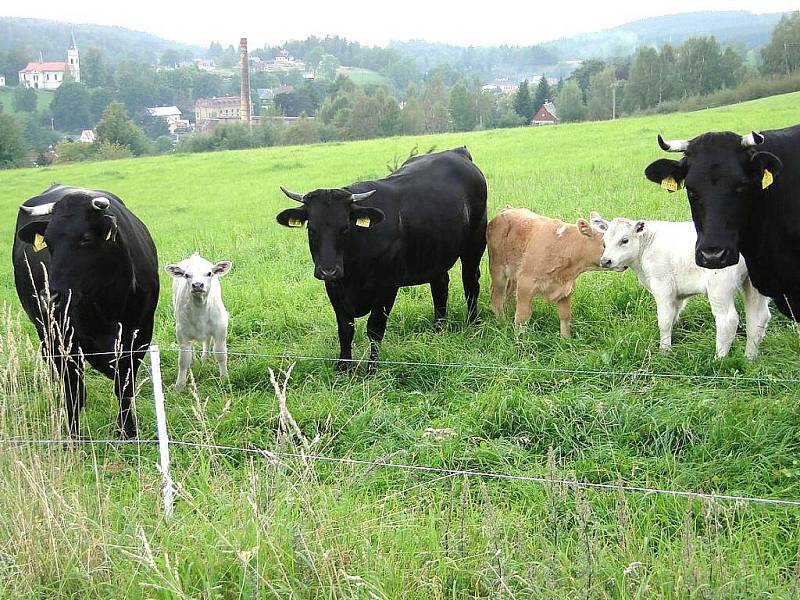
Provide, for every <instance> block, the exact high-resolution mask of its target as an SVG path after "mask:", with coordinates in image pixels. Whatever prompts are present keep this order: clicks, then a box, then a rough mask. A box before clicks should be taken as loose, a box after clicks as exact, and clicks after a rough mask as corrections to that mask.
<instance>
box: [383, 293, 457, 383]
mask: <svg viewBox="0 0 800 600" xmlns="http://www.w3.org/2000/svg"><path fill="white" fill-rule="evenodd" d="M395 298H397V288H391V289H389V290H386V291H385V292H384V293H382V294H379V295H378V302H377V303H376V304H375V306H373V308H372V311H371V312H370V314H369V319H367V337H368V338H369V373H370V375H373V374H374V373H375V372H376V371H377V370H378V347H379V345H380V343H381V341H382V340H383V336H384V334H385V333H386V321H388V319H389V313H391V312H392V307H393V306H394V301H395ZM445 298H446V295H445Z"/></svg>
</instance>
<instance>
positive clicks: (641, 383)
mask: <svg viewBox="0 0 800 600" xmlns="http://www.w3.org/2000/svg"><path fill="white" fill-rule="evenodd" d="M798 121H800V93H795V94H788V95H784V96H777V97H773V98H767V99H762V100H757V101H753V102H748V103H742V104H739V105H736V106H730V107H723V108H719V109H713V110H707V111H700V112H696V113H688V114H675V115H665V116H655V117H646V118H637V119H626V120H621V121H616V122H601V123H585V124H576V125H562V126H558V127H554V128H525V129H514V130H497V131H485V132H471V133H465V134H447V135H436V136H418V137H403V138H391V139H383V140H372V141H364V142H351V143H331V144H322V145H315V146H298V147H282V148H269V149H262V150H253V151H237V152H224V153H217V154H193V155H175V156H169V157H157V158H143V159H137V160H121V161H114V162H104V163H91V164H89V163H87V164H81V165H66V166H55V167H50V168H45V169H37V170H33V169H28V170H17V171H7V172H0V190H2V192H0V239H5V240H6V242H5V246H4V248H5V252H6V257H7V259H6V260H4V261H3V262H2V263H1V264H0V303H2V304H3V305H5V308H4V314H5V330H0V360H1V361H2V363H4V365H3V364H0V439H8V438H10V437H43V436H44V437H49V436H58V435H61V434H60V425H61V423H60V421H59V418H60V412H59V408H60V404H59V403H58V401H57V400H54V399H53V395H54V394H53V393H52V391H50V392H48V391H47V386H46V384H45V379H46V378H45V377H44V375H43V372H42V369H41V366H40V361H38V360H37V359H36V358H35V352H34V350H35V347H34V345H33V344H32V343H31V342H30V341H29V340H30V336H31V335H32V334H33V329H32V327H31V326H30V325H29V324H28V323H26V322H24V317H23V316H20V315H21V310H20V309H19V302H18V300H17V298H16V294H15V291H14V286H13V276H12V272H11V265H10V247H11V240H12V236H13V234H14V222H15V219H16V214H17V206H18V205H19V204H20V203H21V202H22V201H24V200H25V199H27V198H28V197H30V196H33V195H36V194H37V193H39V192H40V191H41V190H43V189H44V188H45V187H47V186H48V185H49V184H50V183H51V182H53V181H58V182H61V183H65V184H72V185H80V186H85V187H95V188H101V189H108V190H112V191H113V192H115V193H116V194H118V195H119V196H120V197H121V198H123V199H124V201H125V202H126V203H127V204H128V206H129V207H130V208H132V209H133V210H134V211H135V212H136V214H137V215H138V216H139V217H140V218H141V219H142V220H143V221H144V222H145V223H147V224H148V226H149V228H150V231H151V232H152V234H153V236H154V238H155V240H156V244H157V246H158V250H159V263H160V265H161V266H162V267H163V265H166V264H167V263H169V262H174V261H177V260H180V259H181V258H184V257H185V256H187V255H188V254H190V253H191V252H193V251H195V250H198V251H200V252H201V253H202V254H203V255H204V256H206V257H208V258H210V259H212V260H219V259H230V260H232V261H233V270H232V272H231V274H230V275H229V276H228V277H226V278H225V279H224V280H223V293H224V297H225V302H226V305H227V307H228V310H229V311H230V313H231V328H230V334H229V348H230V350H231V351H232V352H239V353H242V354H241V355H236V356H232V357H231V359H230V365H229V366H230V372H231V376H230V381H228V382H221V381H219V380H218V379H217V378H216V375H215V367H214V365H213V364H212V362H210V361H209V362H206V363H203V364H200V363H199V362H195V368H194V373H195V376H196V377H197V380H198V384H197V387H196V390H195V391H194V392H189V393H180V392H176V391H174V390H171V389H168V390H167V413H168V419H169V425H170V433H171V436H172V437H173V438H174V439H178V440H191V441H198V442H214V443H218V444H230V445H236V446H254V447H265V448H273V449H275V448H278V449H281V448H282V449H284V450H286V449H290V450H291V449H296V448H298V447H300V448H302V447H303V445H302V440H298V439H296V438H295V439H289V438H290V437H291V436H286V435H279V434H278V432H279V431H280V428H281V422H282V421H281V419H280V418H279V410H278V403H277V401H276V398H275V394H274V393H273V389H272V386H271V384H270V381H269V375H268V372H267V369H268V368H269V367H272V368H273V369H286V368H288V366H289V365H290V364H292V363H293V362H296V364H295V367H294V371H293V373H292V377H291V380H290V382H289V386H288V408H289V410H290V411H291V413H292V414H293V415H294V418H295V419H296V420H297V422H298V424H299V426H300V428H301V430H302V432H303V434H304V436H305V437H306V438H307V439H308V440H309V443H311V445H310V448H311V450H312V451H313V452H316V453H319V454H324V455H328V456H335V457H350V458H355V459H364V460H376V461H384V462H395V463H413V464H423V465H432V466H437V467H456V468H467V469H478V470H487V471H497V472H504V473H513V474H523V475H532V476H545V475H549V476H552V477H575V478H577V479H580V480H586V481H593V482H601V483H612V484H613V483H616V482H618V481H625V482H626V483H629V484H633V485H641V486H655V487H663V488H671V489H681V490H702V491H704V492H719V493H725V494H742V495H758V496H767V497H780V498H800V462H798V449H799V447H800V406H798V402H797V399H798V391H800V364H799V363H798V360H797V357H798V350H800V337H798V333H797V331H796V330H795V328H794V327H793V326H792V325H791V324H790V323H789V322H788V321H787V320H786V319H784V318H782V317H781V316H780V315H778V313H777V311H776V310H773V314H774V316H773V321H772V323H771V325H770V329H769V330H768V332H767V335H766V337H765V340H764V343H763V345H762V354H761V357H760V358H759V359H758V360H757V361H756V362H755V363H753V364H750V363H748V362H747V361H746V360H745V359H744V354H743V353H744V332H743V327H742V326H740V333H739V336H738V338H737V340H736V342H735V344H734V347H733V349H732V352H731V355H730V356H729V357H728V358H726V359H725V360H722V361H714V359H713V355H714V327H713V319H712V316H711V312H710V310H709V307H708V303H707V301H706V300H705V299H694V300H692V301H690V302H689V305H688V307H687V308H686V310H685V312H684V313H683V315H682V317H681V319H680V321H679V323H678V325H677V327H676V331H675V335H674V341H673V344H674V349H673V351H672V352H671V353H669V354H666V355H665V354H661V353H659V352H658V330H657V326H656V318H655V305H654V302H653V300H652V299H651V297H650V296H649V294H648V293H647V292H645V291H644V290H643V289H641V288H640V286H639V285H638V282H637V281H636V279H635V277H634V276H633V274H631V273H602V272H599V273H591V274H587V275H584V276H583V277H582V278H581V279H580V280H579V282H578V286H577V291H576V294H575V296H574V299H573V334H574V338H573V339H571V340H568V341H564V340H561V339H559V337H558V318H557V313H556V309H555V307H553V306H550V305H546V304H544V303H542V302H541V301H536V302H535V305H534V312H533V316H532V319H531V323H530V325H529V327H528V329H527V330H526V331H523V332H515V331H514V330H513V328H512V327H511V326H510V325H509V324H508V323H498V322H497V320H496V319H495V318H494V316H493V315H492V313H491V311H490V310H489V306H488V296H489V294H488V288H489V279H488V269H487V268H486V259H485V258H484V265H483V269H482V271H483V276H482V280H481V283H482V292H481V300H480V310H481V316H482V324H481V325H480V326H478V327H476V328H468V327H465V326H464V317H465V312H466V308H465V303H464V298H463V294H462V290H461V286H460V277H459V276H457V275H458V274H457V272H456V273H453V274H452V276H451V282H452V283H451V288H450V305H449V316H448V321H447V324H446V326H445V329H444V331H442V332H438V333H437V332H434V331H433V330H432V327H431V324H432V307H431V301H430V291H429V289H428V288H427V287H417V288H409V289H404V290H402V291H401V292H400V294H399V296H398V301H397V303H396V305H395V308H394V311H393V313H392V315H391V318H390V320H389V326H388V329H387V334H386V338H385V340H384V342H383V346H382V354H381V356H382V359H384V360H385V361H387V364H384V365H383V366H382V367H381V368H380V370H379V372H378V374H377V375H376V376H374V377H367V376H366V369H365V368H364V367H363V366H362V367H361V368H360V369H359V370H358V371H357V372H356V373H355V374H352V375H338V374H335V373H334V371H333V368H332V364H331V363H330V362H327V361H321V360H296V361H294V360H291V359H287V358H277V357H279V356H285V355H290V356H305V357H322V358H333V357H335V356H336V353H337V348H338V345H337V339H336V327H335V321H334V318H333V313H332V310H331V308H330V306H329V304H328V301H327V298H326V296H325V292H324V289H323V286H322V284H321V283H320V282H318V281H317V280H315V279H314V278H313V276H312V263H311V260H310V256H309V254H308V249H307V241H306V236H305V231H304V230H289V229H285V228H282V227H280V226H278V225H277V223H276V222H275V215H276V214H277V212H279V211H280V210H281V209H282V208H284V207H288V206H291V205H292V202H291V201H290V200H288V199H287V198H285V197H284V196H283V195H282V194H281V193H280V191H279V189H278V186H279V185H284V186H286V187H287V188H289V189H293V190H296V191H300V192H303V191H307V190H311V189H314V188H317V187H333V186H340V185H345V184H347V183H350V182H353V181H356V180H360V179H373V178H378V177H382V176H384V175H385V174H386V173H387V166H386V165H387V163H391V162H394V161H395V160H396V159H398V158H399V159H400V160H401V161H402V159H403V158H405V157H406V156H407V155H408V153H409V151H410V150H411V149H412V148H414V147H418V148H419V150H420V151H422V152H424V151H426V150H428V149H429V148H432V147H435V148H436V149H438V150H442V149H446V148H451V147H455V146H460V145H466V146H467V147H468V148H469V150H470V152H471V153H472V155H473V157H474V160H475V162H476V163H477V165H478V166H479V167H480V168H481V169H482V170H483V172H484V174H485V175H486V178H487V181H488V184H489V203H490V211H489V212H490V216H491V215H493V214H494V213H496V212H497V210H498V209H499V208H501V207H502V206H503V205H505V204H513V205H514V206H525V207H529V208H531V209H532V210H535V211H537V212H540V213H543V214H547V215H551V216H557V217H561V218H563V219H565V220H568V221H572V222H574V221H575V220H576V219H577V218H579V217H588V214H589V212H590V211H591V210H598V211H600V212H601V213H602V214H603V215H604V216H606V217H613V216H617V215H625V216H630V217H636V218H660V219H674V220H678V219H688V218H689V211H688V204H687V202H686V197H685V194H684V193H683V192H681V193H678V194H667V193H666V192H664V191H663V190H661V189H660V188H659V187H658V186H656V185H653V184H651V183H650V182H648V181H647V180H646V179H645V178H644V176H643V171H644V168H645V166H646V165H647V164H649V162H650V161H652V160H655V159H656V158H658V157H661V156H663V153H662V152H661V151H660V150H659V148H658V146H657V144H656V135H657V134H658V133H663V134H664V136H665V137H667V138H675V137H693V136H694V135H696V134H698V133H701V132H703V131H708V130H734V131H738V132H740V133H746V132H748V131H750V130H751V129H755V130H764V129H769V128H777V127H784V126H787V125H791V124H795V123H797V122H798ZM457 269H458V266H457V267H456V269H455V270H456V271H457ZM169 294H170V284H169V281H168V277H167V275H166V274H165V273H163V269H162V294H161V300H160V304H159V308H158V312H157V322H156V330H155V334H154V340H155V341H157V342H158V343H159V344H161V345H162V347H164V355H163V371H164V373H165V377H166V379H167V380H168V382H171V381H172V379H173V378H174V376H175V372H176V356H175V353H174V352H173V351H171V350H170V347H171V346H172V345H173V343H174V330H173V327H174V326H173V321H172V317H171V307H170V303H169ZM367 348H368V344H367V340H366V337H365V335H364V320H363V319H362V320H361V321H360V322H358V323H357V333H356V339H355V345H354V355H355V356H359V357H362V358H363V357H365V356H366V353H367ZM258 353H261V354H266V355H271V357H265V356H261V357H259V356H253V355H252V354H258ZM392 361H395V363H400V362H417V363H448V364H453V365H462V366H451V367H447V368H442V367H435V366H430V365H403V364H390V363H391V362H392ZM491 366H510V367H517V368H520V370H504V369H491V368H486V367H491ZM523 369H529V370H523ZM552 369H556V370H552ZM565 371H579V373H574V372H573V373H571V372H565ZM650 372H657V373H663V374H670V375H674V377H652V376H649V375H646V374H645V375H641V374H639V375H637V373H650ZM625 373H627V374H625ZM709 376H720V377H721V378H720V379H714V378H713V377H709ZM734 378H738V380H737V379H734ZM753 379H758V380H759V381H753ZM770 380H781V381H770ZM786 380H797V381H794V382H792V381H786ZM87 404H88V405H87V409H86V413H85V417H84V419H83V423H82V426H83V428H84V430H85V431H84V433H85V434H86V435H91V436H92V437H95V438H108V437H113V436H114V435H115V433H114V430H113V426H114V423H115V422H116V401H115V400H114V398H113V394H112V390H111V386H110V384H109V382H107V381H106V380H104V379H102V378H101V377H98V376H96V375H92V376H91V377H90V378H89V401H88V403H87ZM138 415H139V421H140V429H141V432H142V433H141V435H142V436H143V437H151V436H152V435H153V432H154V428H155V425H154V416H153V409H152V393H151V391H150V388H149V383H145V384H144V385H143V387H142V393H141V395H140V398H139V403H138ZM429 427H435V428H451V429H452V430H453V431H454V432H455V435H454V437H452V438H451V439H447V440H444V441H436V440H432V439H430V438H428V437H425V436H423V433H424V432H425V430H426V428H429ZM156 456H157V453H156V451H155V449H154V448H152V447H149V446H141V447H132V446H125V447H91V448H83V449H78V450H64V449H62V448H60V447H54V448H46V449H43V448H39V447H30V446H21V447H18V446H14V445H10V444H5V443H4V442H2V441H0V472H2V473H4V475H3V477H1V478H0V597H48V598H51V597H58V598H67V597H76V596H80V597H104V598H106V597H107V598H119V597H132V598H195V597H209V598H210V597H224V598H267V597H276V598H278V597H280V598H284V597H293V598H317V597H325V598H375V597H377V598H474V597H486V598H497V597H509V598H528V597H530V598H572V597H577V596H582V597H586V598H595V597H613V598H629V597H630V598H662V597H666V598H687V597H697V598H706V597H709V598H710V597H725V598H733V597H741V598H752V597H756V596H763V597H785V598H793V597H797V593H798V589H797V586H798V573H799V572H800V570H799V569H800V561H798V551H799V550H800V529H799V528H798V526H799V525H800V518H799V517H800V508H791V507H779V506H755V505H748V504H738V503H719V502H700V501H696V500H695V501H689V500H686V499H683V498H669V497H662V496H653V495H641V494H629V495H626V494H623V493H621V492H619V491H582V490H575V489H572V488H569V487H565V486H558V485H552V486H540V485H535V484H531V483H522V482H504V481H492V480H480V479H476V478H457V477H444V476H435V475H431V474H424V473H408V472H402V471H397V470H392V469H383V468H375V467H369V468H367V467H363V466H358V465H328V464H322V465H307V464H306V463H305V462H304V461H303V460H301V459H296V458H283V459H281V458H280V457H278V458H275V457H273V458H271V459H264V458H262V457H259V456H255V457H253V456H250V457H248V456H244V455H241V454H237V453H235V452H233V453H232V452H216V451H214V452H210V451H204V450H196V449H191V448H181V447H175V448H174V449H173V460H174V463H175V464H174V467H173V468H174V473H173V476H174V477H175V479H176V481H177V483H178V485H179V492H178V497H179V500H178V505H177V507H176V514H175V515H174V517H173V519H172V520H170V521H168V522H166V521H164V520H163V519H162V517H161V515H160V511H159V504H158V503H159V490H158V472H157V470H156V469H155V467H154V462H155V460H156Z"/></svg>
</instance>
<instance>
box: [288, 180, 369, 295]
mask: <svg viewBox="0 0 800 600" xmlns="http://www.w3.org/2000/svg"><path fill="white" fill-rule="evenodd" d="M281 191H282V192H283V193H284V194H286V195H287V196H288V197H289V198H291V199H292V200H296V201H297V202H300V203H301V204H302V205H303V206H301V207H299V208H289V209H286V210H284V211H282V212H280V213H278V223H280V224H281V225H283V226H284V227H303V225H306V224H307V225H308V247H309V248H310V250H311V258H312V259H313V260H314V277H316V278H317V279H322V280H323V281H336V280H339V279H341V278H342V277H344V275H345V272H344V262H345V261H344V253H345V248H346V247H347V242H348V238H349V237H350V235H351V234H352V233H353V231H354V229H355V228H356V227H364V228H367V227H373V226H375V225H376V224H378V223H380V222H381V221H383V219H384V217H385V215H384V213H383V211H382V210H380V209H377V208H373V207H371V206H361V205H360V204H359V202H360V201H361V200H365V199H367V198H369V197H370V196H372V194H374V193H375V190H372V191H370V192H364V193H363V194H354V193H352V192H348V191H347V190H342V189H320V190H314V191H313V192H308V193H307V194H304V195H301V194H296V193H295V192H290V191H288V190H286V189H284V188H283V187H281Z"/></svg>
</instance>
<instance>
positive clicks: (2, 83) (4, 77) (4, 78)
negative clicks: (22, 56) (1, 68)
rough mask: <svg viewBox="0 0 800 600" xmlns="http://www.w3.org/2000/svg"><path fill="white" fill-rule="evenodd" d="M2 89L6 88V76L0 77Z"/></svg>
mask: <svg viewBox="0 0 800 600" xmlns="http://www.w3.org/2000/svg"><path fill="white" fill-rule="evenodd" d="M0 87H6V76H5V75H0Z"/></svg>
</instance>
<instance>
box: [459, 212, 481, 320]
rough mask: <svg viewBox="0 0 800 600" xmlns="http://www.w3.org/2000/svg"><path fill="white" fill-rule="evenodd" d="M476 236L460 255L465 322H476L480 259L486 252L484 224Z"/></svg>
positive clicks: (479, 290)
mask: <svg viewBox="0 0 800 600" xmlns="http://www.w3.org/2000/svg"><path fill="white" fill-rule="evenodd" d="M477 234H478V235H477V236H476V237H475V239H474V240H472V243H470V244H469V246H468V250H467V252H466V253H464V254H462V255H461V282H462V283H463V284H464V297H465V298H466V300H467V322H469V323H472V324H475V323H477V322H478V296H479V295H480V292H481V258H482V257H483V251H484V250H486V224H485V222H484V226H483V227H479V228H478V231H477Z"/></svg>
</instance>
